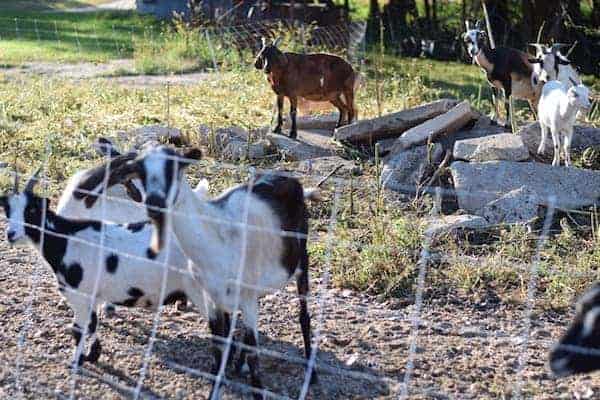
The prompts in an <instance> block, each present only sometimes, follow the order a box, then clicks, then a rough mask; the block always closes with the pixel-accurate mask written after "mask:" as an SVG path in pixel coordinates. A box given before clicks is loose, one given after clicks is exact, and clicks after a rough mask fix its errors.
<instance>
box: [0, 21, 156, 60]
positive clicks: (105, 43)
mask: <svg viewBox="0 0 600 400" xmlns="http://www.w3.org/2000/svg"><path fill="white" fill-rule="evenodd" d="M159 27H160V23H159V22H157V21H156V20H155V19H154V18H152V17H148V16H141V15H139V14H137V13H135V12H129V11H100V12H89V13H64V12H57V13H44V12H33V11H24V12H21V11H19V12H13V11H8V12H3V13H2V15H0V37H1V38H2V40H1V41H0V54H1V55H2V61H3V63H11V64H19V63H22V62H24V61H61V62H76V61H94V62H97V61H105V60H107V59H114V58H131V57H132V55H133V42H134V41H135V40H136V39H138V38H143V37H144V35H145V34H147V33H148V32H154V31H159Z"/></svg>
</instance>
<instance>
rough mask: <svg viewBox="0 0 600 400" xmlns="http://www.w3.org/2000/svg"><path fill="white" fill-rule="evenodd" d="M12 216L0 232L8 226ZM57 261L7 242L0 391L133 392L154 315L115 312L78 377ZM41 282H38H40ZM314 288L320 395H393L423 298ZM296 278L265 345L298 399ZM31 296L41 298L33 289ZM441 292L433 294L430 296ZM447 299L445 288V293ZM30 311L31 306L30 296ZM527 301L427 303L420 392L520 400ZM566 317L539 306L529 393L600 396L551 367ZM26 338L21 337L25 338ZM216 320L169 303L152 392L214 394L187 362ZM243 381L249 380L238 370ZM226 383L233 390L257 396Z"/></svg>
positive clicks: (1, 291) (267, 327)
mask: <svg viewBox="0 0 600 400" xmlns="http://www.w3.org/2000/svg"><path fill="white" fill-rule="evenodd" d="M4 231H5V227H4V223H3V222H1V223H0V232H2V234H4ZM54 282H55V281H54V277H53V275H52V273H51V271H50V268H48V267H46V266H43V265H42V264H41V263H40V262H39V260H38V258H37V255H36V254H35V252H34V251H33V250H32V249H31V248H29V247H8V246H7V243H6V241H5V240H2V241H0V321H1V323H0V341H1V343H2V352H0V397H2V398H14V397H16V396H17V394H18V393H19V392H21V391H22V392H23V394H24V395H25V398H30V399H38V398H54V397H57V398H64V397H69V396H70V394H71V391H72V390H74V393H75V396H76V397H77V398H86V399H99V398H103V399H113V398H130V397H131V395H132V390H133V388H135V386H136V385H137V383H138V378H139V376H140V367H141V366H142V364H143V354H144V352H145V350H146V346H147V345H148V338H149V336H150V333H151V328H152V318H153V314H152V313H151V312H149V311H145V310H129V309H124V308H118V309H117V316H116V317H113V318H112V319H106V318H103V319H102V320H101V324H100V328H99V335H100V338H101V339H102V343H103V347H104V348H103V351H104V352H103V354H102V357H101V359H100V361H99V363H98V364H97V365H86V366H85V368H84V370H83V371H82V372H81V373H80V374H79V375H77V376H76V377H75V380H74V381H72V380H71V379H70V371H69V367H68V363H69V361H70V356H71V352H72V338H71V336H70V334H69V329H68V327H69V324H70V323H71V321H70V319H71V312H70V310H69V309H68V307H67V306H66V305H65V304H64V303H62V302H61V300H60V297H59V295H58V292H57V290H56V288H55V283H54ZM32 289H33V290H32ZM313 290H314V293H315V295H316V297H317V299H321V300H322V302H323V304H324V306H323V309H322V313H321V312H319V307H318V305H317V304H316V301H315V300H313V301H311V302H310V309H311V310H312V311H313V313H314V320H313V321H314V324H313V326H314V327H315V328H317V329H319V330H320V339H321V340H320V345H319V353H318V357H317V358H318V361H317V368H318V371H319V372H320V384H319V385H317V386H315V387H313V388H311V390H310V392H309V396H308V398H310V399H392V398H397V397H398V396H399V394H400V392H401V386H400V382H401V381H402V380H403V378H404V371H405V367H406V363H407V359H408V353H409V351H408V349H409V347H410V338H411V328H412V322H411V319H410V315H411V313H412V312H413V307H414V306H413V305H409V306H407V307H400V302H394V301H391V302H386V303H379V302H377V301H376V300H375V299H374V298H372V297H369V296H364V295H361V294H358V293H354V292H352V291H349V290H338V289H334V288H330V287H323V284H322V281H321V280H320V279H319V278H318V277H316V278H314V279H313ZM294 293H295V290H294V288H293V287H291V286H290V287H288V288H286V289H285V290H283V291H282V292H281V293H279V294H277V295H270V296H267V297H266V298H264V299H263V301H262V304H261V310H262V311H261V319H260V324H259V326H260V333H261V337H260V343H261V351H263V352H267V353H266V354H263V355H261V369H262V374H263V379H264V383H265V385H266V387H267V388H268V390H269V391H271V392H272V393H274V394H276V397H275V398H281V397H283V398H287V397H291V398H297V397H298V395H299V393H300V391H301V388H302V384H303V377H304V374H303V371H304V368H303V366H302V364H301V360H302V340H301V337H300V333H299V327H298V323H297V317H296V315H297V303H296V299H295V296H294ZM30 296H33V297H30ZM428 297H430V298H431V297H434V296H433V295H427V293H426V298H428ZM438 297H439V296H438ZM30 300H31V301H32V302H31V308H30V310H29V312H27V304H29V302H30ZM523 314H524V312H523V310H521V309H520V308H519V307H516V306H512V305H510V306H509V305H504V304H501V303H499V302H497V301H495V299H494V298H493V297H492V298H490V299H482V300H481V301H480V302H479V303H469V302H468V301H466V300H465V299H461V298H454V297H452V296H444V298H443V299H441V298H440V299H438V300H430V301H427V302H426V303H425V304H424V310H423V313H422V321H421V324H420V325H419V335H418V337H417V341H416V353H415V359H414V371H413V373H412V376H411V379H410V381H409V386H410V398H418V399H447V398H457V399H481V398H501V397H502V396H506V397H512V394H513V393H512V392H511V391H512V388H514V384H515V382H517V381H518V373H517V372H518V362H517V360H518V355H519V348H520V346H521V345H522V343H523V339H522V338H521V337H520V336H519V335H520V333H521V329H522V318H523ZM566 319H567V317H566V316H563V315H551V314H542V315H537V316H536V318H535V319H534V322H533V328H532V332H531V333H532V335H531V343H530V346H529V351H528V357H529V358H528V362H527V364H526V367H525V369H524V372H523V379H524V380H523V388H524V392H523V394H524V397H525V398H536V399H538V398H539V399H554V398H574V397H575V398H594V397H595V398H597V396H600V379H598V378H597V377H593V378H589V377H579V378H575V379H569V380H563V381H560V382H557V381H555V380H553V379H552V378H551V377H550V375H549V373H548V371H547V367H546V365H545V363H546V355H547V352H548V349H549V348H550V346H551V345H552V343H553V341H554V340H555V339H556V338H557V337H558V336H559V335H560V332H561V331H562V329H563V326H564V324H565V322H566ZM21 333H23V336H22V345H21V346H19V344H18V343H19V339H20V338H21V336H20V334H21ZM206 333H207V328H206V323H205V322H204V321H201V320H199V319H198V316H197V314H196V313H195V312H193V311H178V310H177V308H175V307H168V308H166V310H165V312H163V314H162V315H161V321H160V326H159V329H158V332H157V337H156V339H157V340H156V342H155V344H154V349H153V351H152V355H151V357H150V359H149V369H148V373H147V375H146V379H145V380H144V381H143V385H142V386H141V389H142V392H141V394H142V398H176V399H196V398H204V397H203V396H206V393H207V391H208V389H209V381H208V380H207V379H205V378H202V377H197V376H194V374H192V373H189V371H188V369H195V370H198V371H200V373H206V372H207V371H208V370H209V368H210V365H211V356H210V351H209V340H208V338H207V336H206ZM231 378H232V379H233V380H234V381H237V382H246V380H245V378H240V377H231ZM247 397H248V394H247V392H245V391H244V390H243V388H242V389H240V388H231V387H228V388H227V389H225V390H224V396H223V398H224V399H233V398H236V399H237V398H247Z"/></svg>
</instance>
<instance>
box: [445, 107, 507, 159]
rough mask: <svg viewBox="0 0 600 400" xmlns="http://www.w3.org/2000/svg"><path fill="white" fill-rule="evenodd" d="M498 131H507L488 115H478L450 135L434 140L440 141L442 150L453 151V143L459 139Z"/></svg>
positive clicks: (493, 133) (482, 135) (484, 135)
mask: <svg viewBox="0 0 600 400" xmlns="http://www.w3.org/2000/svg"><path fill="white" fill-rule="evenodd" d="M500 133H509V132H508V131H507V130H506V129H505V128H504V127H502V126H500V125H498V124H497V123H495V122H493V121H492V120H490V118H489V117H487V116H485V115H479V116H478V119H476V120H473V122H472V123H469V124H467V125H466V126H465V127H463V128H462V129H460V130H458V131H457V132H455V133H453V134H452V135H444V136H441V137H438V138H436V140H435V142H436V143H440V144H441V145H442V146H443V147H444V150H447V151H453V150H454V144H455V143H456V142H457V141H459V140H466V139H476V138H481V137H486V136H491V135H497V134H500Z"/></svg>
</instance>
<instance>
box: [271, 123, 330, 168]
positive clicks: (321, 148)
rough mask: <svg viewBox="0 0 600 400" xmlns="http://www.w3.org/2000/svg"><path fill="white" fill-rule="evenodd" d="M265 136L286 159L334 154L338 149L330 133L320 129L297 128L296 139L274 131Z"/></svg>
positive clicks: (305, 158)
mask: <svg viewBox="0 0 600 400" xmlns="http://www.w3.org/2000/svg"><path fill="white" fill-rule="evenodd" d="M265 138H266V139H267V140H268V141H269V142H270V143H271V146H273V147H274V148H275V149H276V150H277V151H279V153H280V154H281V157H282V158H283V159H285V160H287V161H300V160H307V159H311V158H318V157H326V156H332V155H336V153H337V150H338V147H337V145H336V144H335V143H333V141H332V140H331V134H330V133H329V132H327V131H322V130H311V131H304V130H299V131H298V138H297V139H290V138H289V137H288V136H287V135H278V134H274V133H269V134H267V135H266V137H265Z"/></svg>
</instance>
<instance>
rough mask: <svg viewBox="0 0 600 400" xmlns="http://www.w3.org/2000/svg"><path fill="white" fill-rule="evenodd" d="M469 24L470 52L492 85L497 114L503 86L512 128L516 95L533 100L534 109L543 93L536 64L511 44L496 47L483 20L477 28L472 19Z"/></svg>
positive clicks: (507, 116)
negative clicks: (536, 81)
mask: <svg viewBox="0 0 600 400" xmlns="http://www.w3.org/2000/svg"><path fill="white" fill-rule="evenodd" d="M465 25H466V28H467V31H466V33H465V34H464V36H463V39H464V42H465V45H466V46H467V52H468V53H469V56H470V57H471V58H472V59H473V62H474V63H476V64H477V65H479V66H480V67H481V68H482V69H483V71H484V72H485V74H486V77H487V80H488V82H489V84H490V85H491V87H492V100H493V103H494V109H495V113H496V118H498V116H499V115H500V112H499V104H498V95H499V91H500V90H502V91H503V92H504V106H505V108H506V125H505V126H506V127H507V128H512V99H513V98H515V99H522V100H527V101H529V105H530V107H531V109H532V110H533V111H534V112H535V110H536V109H537V104H538V101H539V98H540V94H541V89H542V88H541V85H537V86H536V85H534V84H533V79H532V73H533V65H532V64H531V63H530V62H529V56H528V55H527V53H524V52H522V51H519V50H516V49H513V48H510V47H497V48H495V49H492V48H491V47H490V46H489V44H488V38H487V34H486V32H485V30H484V29H483V25H482V24H481V22H477V25H476V26H475V28H473V29H471V26H470V24H469V22H468V21H467V22H465Z"/></svg>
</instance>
